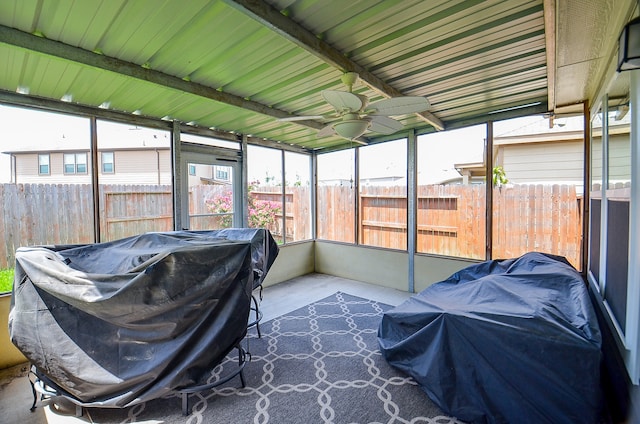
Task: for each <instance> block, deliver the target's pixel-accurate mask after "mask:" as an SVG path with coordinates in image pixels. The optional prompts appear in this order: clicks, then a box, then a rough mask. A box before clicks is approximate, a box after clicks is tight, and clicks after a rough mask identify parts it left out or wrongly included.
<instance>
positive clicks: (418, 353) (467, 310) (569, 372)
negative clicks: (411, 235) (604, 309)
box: [378, 253, 601, 424]
mask: <svg viewBox="0 0 640 424" xmlns="http://www.w3.org/2000/svg"><path fill="white" fill-rule="evenodd" d="M378 341H379V343H380V348H381V351H382V354H383V356H384V357H385V358H386V359H387V361H388V362H389V363H390V364H391V365H393V366H395V367H397V368H399V369H401V370H403V371H404V372H406V373H407V374H409V375H410V376H412V377H413V378H414V379H415V380H416V381H417V382H418V384H419V385H420V386H421V387H422V389H423V390H424V391H425V392H426V393H427V395H428V396H429V398H431V400H433V401H434V402H435V403H436V404H437V405H438V406H440V408H441V409H442V410H443V411H444V412H446V413H447V414H450V415H453V416H456V417H458V418H459V419H462V420H464V421H468V422H472V423H518V424H526V423H531V424H543V423H552V424H561V423H567V424H574V423H596V422H598V417H599V413H600V408H601V392H600V358H601V353H600V347H601V336H600V330H599V327H598V322H597V319H596V315H595V312H594V310H593V307H592V305H591V301H590V299H589V294H588V291H587V286H586V284H585V282H584V280H583V279H582V277H581V275H580V274H579V273H578V272H577V271H576V270H575V269H574V268H573V267H572V266H571V265H569V264H568V263H567V262H566V260H564V258H560V257H555V256H550V255H545V254H541V253H527V254H525V255H523V256H522V257H520V258H516V259H509V260H504V261H487V262H483V263H480V264H477V265H472V266H469V267H468V268H465V269H463V270H461V271H459V272H457V273H455V274H453V275H452V276H451V277H449V278H448V279H446V280H444V281H442V282H439V283H436V284H433V285H432V286H430V287H428V288H427V289H425V290H423V291H422V292H420V293H419V294H416V295H414V296H412V297H411V298H410V299H408V300H407V301H406V302H404V303H403V304H401V305H399V306H397V307H395V308H393V309H391V310H389V311H387V312H385V314H384V315H383V318H382V321H381V323H380V327H379V330H378Z"/></svg>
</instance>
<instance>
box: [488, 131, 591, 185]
mask: <svg viewBox="0 0 640 424" xmlns="http://www.w3.org/2000/svg"><path fill="white" fill-rule="evenodd" d="M583 144H584V143H583V142H582V141H564V142H549V143H526V144H511V145H503V146H500V149H501V150H502V160H503V162H502V166H503V168H504V170H505V173H506V175H507V178H508V179H509V182H510V183H514V184H519V183H531V182H536V183H552V182H571V183H576V184H580V185H582V179H583V165H582V164H583V160H584V147H583Z"/></svg>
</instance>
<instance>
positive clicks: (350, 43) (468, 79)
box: [0, 0, 575, 149]
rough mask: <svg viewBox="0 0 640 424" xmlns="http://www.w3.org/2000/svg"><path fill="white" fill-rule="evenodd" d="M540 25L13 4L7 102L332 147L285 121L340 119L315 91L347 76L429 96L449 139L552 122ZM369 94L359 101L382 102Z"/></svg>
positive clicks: (426, 14) (228, 6)
mask: <svg viewBox="0 0 640 424" xmlns="http://www.w3.org/2000/svg"><path fill="white" fill-rule="evenodd" d="M572 1H575V0H572ZM544 13H545V11H544V8H543V0H448V1H445V0H431V1H422V0H363V1H352V2H344V1H342V0H271V1H268V2H259V1H248V0H242V1H231V0H227V1H208V0H189V1H185V0H164V1H158V0H136V1H126V0H102V1H100V0H86V1H74V0H57V1H49V0H4V1H2V2H0V25H2V26H1V27H0V89H1V90H5V91H6V92H16V91H19V90H20V91H24V90H28V93H29V95H30V96H38V97H44V98H48V99H61V98H63V97H64V96H71V99H72V101H73V102H76V103H79V104H82V105H87V106H93V107H99V106H101V105H102V106H103V107H104V106H105V105H108V107H109V108H111V109H113V110H117V111H123V112H127V113H133V112H134V111H136V113H141V114H142V115H146V116H150V117H155V118H162V117H165V118H167V117H168V118H170V119H176V120H179V121H182V122H185V123H186V122H190V123H192V124H193V123H195V124H197V125H199V126H203V127H211V128H216V129H218V130H224V131H235V132H237V133H243V134H248V135H252V136H254V137H260V138H265V139H269V140H274V141H280V142H284V143H288V144H295V145H299V146H303V147H304V148H307V149H323V148H335V147H336V146H340V145H344V144H345V140H343V139H340V138H337V137H327V138H317V137H316V133H317V130H318V129H319V128H321V127H322V126H323V125H324V123H325V122H324V121H321V120H318V121H315V122H308V121H304V122H297V123H296V122H280V121H277V120H276V118H277V117H283V116H287V115H289V114H291V115H317V114H326V113H329V112H331V111H332V108H331V106H330V105H327V104H326V102H325V101H324V100H323V99H322V97H321V95H320V92H321V90H325V89H334V90H345V87H344V85H342V83H341V82H340V76H341V74H342V72H343V71H345V70H353V69H344V68H345V67H351V66H352V65H353V66H356V67H357V68H356V69H361V70H362V71H364V72H368V73H370V74H371V76H372V77H373V78H377V79H379V80H380V81H382V82H383V83H385V84H387V85H388V86H390V87H391V88H393V89H396V90H399V91H400V92H401V93H403V94H406V95H414V96H425V97H426V98H427V99H428V100H429V101H430V102H431V104H432V106H431V109H430V110H429V113H431V114H432V117H435V119H437V120H440V121H441V122H442V123H443V124H444V126H445V127H455V126H459V125H462V124H463V123H465V122H473V121H474V120H475V121H478V120H482V119H485V118H486V116H487V115H488V114H492V113H493V112H496V111H502V110H507V109H511V108H523V107H524V108H525V109H523V113H524V111H525V110H526V111H531V110H538V111H544V110H547V109H548V107H547V98H548V97H547V96H548V89H547V87H548V81H547V68H546V64H547V51H546V39H545V15H544ZM274 17H275V18H274ZM270 19H275V20H273V21H271V22H270V21H269V20H270ZM280 19H284V20H285V25H284V27H279V25H280V24H279V23H278V22H279V20H280ZM16 30H17V31H16ZM308 35H312V38H314V39H315V40H316V41H317V43H316V42H313V40H312V41H308V38H305V36H308ZM305 40H307V41H305ZM305 44H306V45H305ZM344 61H346V66H343V65H341V63H342V64H344V63H345V62H344ZM364 79H367V78H364ZM372 85H375V84H371V83H369V84H366V83H362V84H359V85H357V86H355V87H354V92H357V93H359V94H364V95H366V96H368V97H369V98H370V101H375V100H379V99H382V98H383V96H382V95H381V94H380V92H379V91H380V90H379V88H376V89H375V90H374V89H372V88H371V86H372ZM489 116H490V115H489ZM496 116H499V115H496ZM397 118H398V119H399V120H400V121H401V122H402V123H403V124H405V128H416V129H417V130H418V131H419V132H429V131H433V130H434V127H433V126H432V125H431V124H429V123H427V122H426V121H425V120H424V119H422V118H420V117H418V115H416V114H413V115H406V116H401V117H397ZM369 135H371V136H372V137H375V134H366V135H365V136H367V137H368V136H369Z"/></svg>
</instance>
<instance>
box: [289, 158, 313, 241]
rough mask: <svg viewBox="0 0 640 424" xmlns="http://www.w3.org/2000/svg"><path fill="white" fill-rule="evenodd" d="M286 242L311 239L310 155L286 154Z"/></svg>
mask: <svg viewBox="0 0 640 424" xmlns="http://www.w3.org/2000/svg"><path fill="white" fill-rule="evenodd" d="M284 164H285V172H284V176H285V185H286V193H285V202H286V203H285V212H286V217H285V222H286V228H287V232H286V234H287V237H286V240H285V241H286V242H289V241H299V240H308V239H310V238H311V215H312V213H311V172H310V171H311V161H310V158H309V155H305V154H301V153H293V152H285V153H284Z"/></svg>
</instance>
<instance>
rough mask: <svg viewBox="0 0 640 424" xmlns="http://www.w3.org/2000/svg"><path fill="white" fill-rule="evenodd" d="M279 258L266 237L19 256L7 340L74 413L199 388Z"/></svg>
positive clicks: (243, 324) (149, 240)
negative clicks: (81, 408)
mask: <svg viewBox="0 0 640 424" xmlns="http://www.w3.org/2000/svg"><path fill="white" fill-rule="evenodd" d="M277 254H278V246H277V245H276V243H275V241H274V240H273V238H272V237H271V234H270V233H269V232H268V231H267V230H264V229H226V230H214V231H175V232H165V233H160V232H157V233H146V234H141V235H138V236H133V237H128V238H124V239H120V240H115V241H111V242H107V243H97V244H88V245H72V246H49V247H46V246H41V247H24V248H20V249H18V251H17V252H16V268H15V283H14V288H13V296H12V304H11V311H10V314H9V332H10V336H11V341H12V342H13V343H14V344H15V345H16V346H17V347H18V348H19V349H20V350H21V351H22V353H23V354H24V355H25V356H26V357H27V359H29V361H30V362H31V363H32V364H33V365H34V366H35V367H36V369H37V372H38V373H39V375H42V376H43V377H46V378H47V384H48V385H49V386H51V387H53V388H54V389H55V390H56V391H57V393H59V394H60V395H61V396H65V397H67V398H68V399H70V400H71V401H72V402H74V403H76V404H78V405H82V406H96V407H128V406H132V405H135V404H137V403H141V402H145V401H147V400H151V399H155V398H158V397H161V396H164V395H165V394H167V393H169V392H171V391H174V390H180V389H184V388H189V387H193V386H195V385H198V384H201V383H202V379H204V378H206V377H207V376H208V375H209V371H210V370H211V369H212V368H213V367H215V366H216V365H217V364H218V363H219V362H220V361H221V360H222V359H224V357H225V355H226V354H227V353H228V352H229V351H230V350H231V349H233V347H234V346H236V345H237V344H238V342H239V341H240V340H242V338H243V337H244V336H245V334H246V331H247V321H248V317H249V313H250V307H251V293H252V291H253V289H254V288H255V287H256V286H257V285H259V284H260V283H262V281H263V279H264V277H265V276H266V274H267V272H268V270H269V268H270V267H271V265H272V264H273V261H274V260H275V258H276V256H277Z"/></svg>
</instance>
